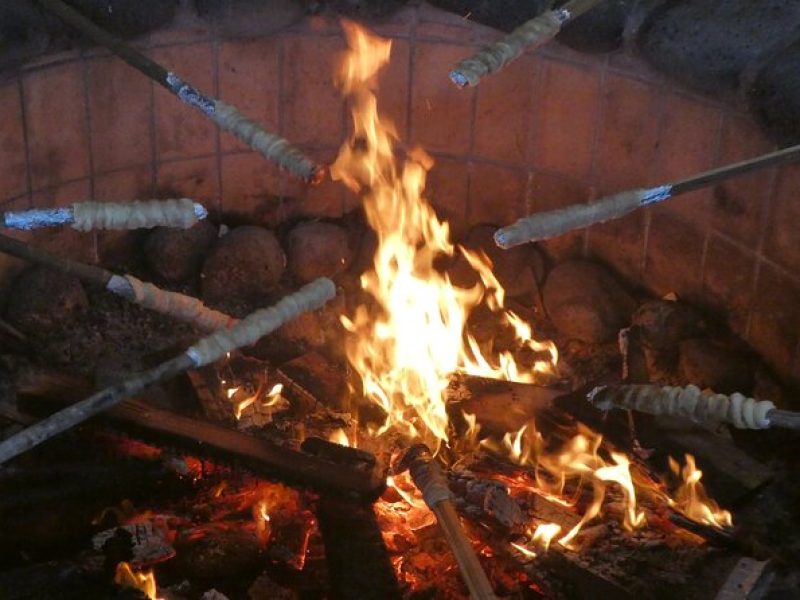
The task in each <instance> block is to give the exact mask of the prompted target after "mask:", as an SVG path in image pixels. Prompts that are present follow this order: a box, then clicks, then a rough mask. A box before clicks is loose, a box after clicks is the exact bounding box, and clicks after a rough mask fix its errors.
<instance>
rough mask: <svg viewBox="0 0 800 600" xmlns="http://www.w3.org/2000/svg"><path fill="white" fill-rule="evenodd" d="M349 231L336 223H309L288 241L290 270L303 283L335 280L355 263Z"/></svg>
mask: <svg viewBox="0 0 800 600" xmlns="http://www.w3.org/2000/svg"><path fill="white" fill-rule="evenodd" d="M349 241H350V240H349V236H348V233H347V230H346V229H344V228H343V227H340V226H338V225H335V224H333V223H323V222H319V221H308V222H306V223H300V224H299V225H296V226H295V227H294V228H293V229H292V230H291V231H290V232H289V235H288V236H287V237H286V254H287V262H288V269H289V272H290V273H291V274H292V276H293V277H294V278H295V279H296V280H297V281H298V282H299V283H308V282H310V281H313V280H315V279H317V278H318V277H331V278H335V277H336V276H337V275H339V274H341V273H343V272H344V271H345V270H346V269H347V267H348V266H349V265H350V261H351V260H352V259H353V250H352V248H350V245H349Z"/></svg>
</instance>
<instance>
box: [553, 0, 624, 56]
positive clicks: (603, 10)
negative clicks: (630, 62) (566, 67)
mask: <svg viewBox="0 0 800 600" xmlns="http://www.w3.org/2000/svg"><path fill="white" fill-rule="evenodd" d="M562 4H564V2H560V3H559V5H562ZM635 4H636V1H635V0H606V1H605V2H603V3H601V4H600V5H599V6H596V7H594V8H592V9H591V10H589V11H588V12H586V13H584V14H582V15H581V16H580V17H578V18H577V19H575V20H574V21H571V22H569V23H567V24H566V25H565V26H564V27H562V28H561V32H560V33H559V34H558V36H556V40H558V41H559V42H561V43H562V44H564V45H565V46H568V47H570V48H572V49H573V50H577V51H578V52H589V53H593V54H594V53H603V52H611V51H613V50H616V49H618V48H619V47H620V46H622V37H623V33H624V32H625V24H626V23H627V21H628V15H630V13H631V12H632V11H633V9H634V6H635Z"/></svg>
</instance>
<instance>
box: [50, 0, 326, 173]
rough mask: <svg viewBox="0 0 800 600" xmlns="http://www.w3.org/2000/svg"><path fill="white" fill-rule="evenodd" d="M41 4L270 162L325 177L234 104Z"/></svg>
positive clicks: (76, 16)
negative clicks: (218, 97)
mask: <svg viewBox="0 0 800 600" xmlns="http://www.w3.org/2000/svg"><path fill="white" fill-rule="evenodd" d="M37 2H39V3H40V4H42V5H43V6H44V7H46V8H47V9H48V10H50V11H52V12H53V13H55V14H56V15H58V16H59V17H60V18H61V19H62V20H63V21H64V22H65V23H67V24H68V25H70V26H72V27H74V28H75V29H77V30H78V31H80V32H81V33H82V34H83V35H85V36H86V37H88V38H89V39H91V40H92V41H94V42H95V43H97V44H100V45H101V46H105V47H106V48H108V49H109V50H111V51H112V52H113V53H114V54H116V55H117V56H119V57H120V58H121V59H122V60H124V61H125V62H126V63H128V64H129V65H130V66H132V67H133V68H134V69H137V70H139V71H140V72H142V73H144V74H145V75H147V76H148V77H150V78H151V79H152V80H153V81H155V82H156V83H159V84H161V85H162V86H164V87H165V88H166V89H167V90H169V91H170V92H172V93H173V94H175V95H176V96H177V97H178V98H180V99H181V100H182V101H183V102H185V103H186V104H188V105H190V106H193V107H194V108H196V109H198V110H199V111H200V112H202V113H203V114H205V115H206V116H207V117H208V118H209V119H211V120H212V121H214V122H215V123H216V124H217V125H219V126H220V127H221V128H222V129H224V130H225V131H228V132H229V133H232V134H233V135H235V136H236V137H237V138H239V139H240V140H242V141H243V142H244V143H245V144H247V145H248V146H250V147H251V148H253V149H254V150H257V151H258V152H260V153H261V154H263V155H264V156H265V157H266V158H268V159H269V160H271V161H273V162H276V163H277V164H279V165H280V166H281V167H283V168H285V169H287V170H288V171H290V172H291V173H293V174H295V175H296V176H298V177H301V178H302V179H305V180H306V181H311V182H317V181H319V180H320V179H321V178H322V175H323V173H324V169H323V167H322V166H321V165H318V164H317V163H315V162H314V161H313V160H311V159H310V158H308V157H307V156H306V155H305V154H303V153H302V152H301V151H300V150H299V149H298V148H295V147H294V146H292V145H291V144H290V143H289V142H288V141H287V140H285V139H284V138H282V137H280V136H278V135H276V134H274V133H269V132H267V131H265V130H264V129H262V128H261V127H260V126H259V125H258V124H256V123H254V122H253V121H251V120H249V119H247V118H246V117H245V116H243V115H242V114H241V113H239V111H238V110H236V108H234V107H233V106H231V105H230V104H225V103H224V102H222V101H221V100H217V99H216V98H213V97H211V96H207V95H206V94H203V93H202V92H200V91H199V90H198V89H197V88H195V87H193V86H192V85H190V84H189V83H188V82H186V81H184V80H183V79H181V78H180V77H179V76H178V75H177V74H175V73H173V72H171V71H167V70H166V69H165V68H164V67H162V66H161V65H159V64H158V63H156V62H154V61H153V60H151V59H150V58H148V57H147V56H145V55H144V54H142V53H141V52H138V51H137V50H134V49H133V48H132V47H131V46H128V45H127V44H125V43H124V42H123V41H122V40H121V39H119V38H118V37H116V36H114V35H111V34H110V33H108V32H107V31H104V30H103V29H101V28H100V27H98V26H97V25H95V24H94V23H92V22H91V21H90V20H89V19H87V18H86V17H84V16H83V15H82V14H81V13H79V12H78V11H77V10H75V9H74V8H72V7H71V6H69V5H67V4H65V3H64V2H62V1H61V0H37Z"/></svg>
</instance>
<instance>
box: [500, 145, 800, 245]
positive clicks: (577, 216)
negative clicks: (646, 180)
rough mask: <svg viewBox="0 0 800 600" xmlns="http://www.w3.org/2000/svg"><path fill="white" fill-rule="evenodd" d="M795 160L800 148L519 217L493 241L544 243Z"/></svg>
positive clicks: (501, 242) (515, 243)
mask: <svg viewBox="0 0 800 600" xmlns="http://www.w3.org/2000/svg"><path fill="white" fill-rule="evenodd" d="M796 160H800V145H797V146H790V147H789V148H783V149H782V150H778V151H776V152H770V153H768V154H763V155H761V156H758V157H756V158H752V159H750V160H745V161H743V162H739V163H734V164H731V165H725V166H724V167H719V168H718V169H712V170H710V171H704V172H702V173H698V174H697V175H692V176H691V177H687V178H686V179H682V180H680V181H677V182H674V183H667V184H665V185H659V186H656V187H651V188H641V189H637V190H630V191H627V192H621V193H619V194H614V195H612V196H607V197H605V198H601V199H600V200H598V201H596V202H592V203H589V204H574V205H572V206H567V207H566V208H559V209H557V210H551V211H547V212H541V213H535V214H532V215H529V216H527V217H523V218H522V219H520V220H518V221H517V222H516V223H514V224H513V225H509V226H508V227H503V228H502V229H498V230H497V231H496V232H495V234H494V241H495V243H496V244H497V245H498V246H500V247H501V248H511V247H513V246H519V245H520V244H524V243H525V242H536V241H539V240H546V239H548V238H552V237H556V236H559V235H562V234H564V233H567V232H568V231H572V230H573V229H582V228H584V227H589V226H590V225H596V224H597V223H603V222H605V221H610V220H611V219H619V218H620V217H624V216H625V215H627V214H628V213H630V212H632V211H634V210H636V209H637V208H642V207H643V206H648V205H650V204H655V203H656V202H663V201H664V200H668V199H669V198H673V197H674V196H678V195H680V194H685V193H687V192H692V191H694V190H697V189H700V188H703V187H706V186H709V185H714V184H716V183H719V182H720V181H724V180H726V179H730V178H731V177H736V176H738V175H742V174H744V173H748V172H750V171H756V170H758V169H766V168H767V167H774V166H776V165H780V164H784V163H788V162H792V161H796Z"/></svg>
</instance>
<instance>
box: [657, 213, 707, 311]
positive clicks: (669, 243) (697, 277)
mask: <svg viewBox="0 0 800 600" xmlns="http://www.w3.org/2000/svg"><path fill="white" fill-rule="evenodd" d="M704 243H705V241H704V232H703V231H700V230H698V229H696V228H695V226H694V224H693V223H692V222H690V221H686V220H684V219H682V218H681V217H680V216H678V215H674V214H672V213H667V212H665V213H662V214H658V215H656V214H653V215H652V218H651V221H650V229H649V234H648V239H647V249H646V256H645V267H644V275H643V278H644V283H645V284H646V285H647V287H648V288H650V290H651V291H653V292H654V293H655V294H656V295H658V296H664V295H665V294H668V293H670V292H675V293H676V294H678V296H679V297H681V298H683V299H686V300H689V301H696V300H698V299H700V298H701V297H702V293H701V287H702V273H701V270H702V260H703V247H704Z"/></svg>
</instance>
